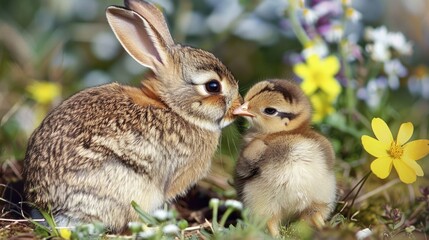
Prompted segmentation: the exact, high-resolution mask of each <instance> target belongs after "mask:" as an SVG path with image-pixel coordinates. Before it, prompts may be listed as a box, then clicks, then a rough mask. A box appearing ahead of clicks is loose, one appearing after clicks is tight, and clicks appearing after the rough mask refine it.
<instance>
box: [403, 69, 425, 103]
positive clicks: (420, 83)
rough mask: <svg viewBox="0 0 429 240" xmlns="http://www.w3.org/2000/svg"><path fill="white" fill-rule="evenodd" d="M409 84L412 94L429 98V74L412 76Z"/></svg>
mask: <svg viewBox="0 0 429 240" xmlns="http://www.w3.org/2000/svg"><path fill="white" fill-rule="evenodd" d="M407 85H408V89H409V90H410V92H411V94H413V95H416V96H421V97H423V98H424V99H429V75H424V76H411V77H410V79H408V82H407Z"/></svg>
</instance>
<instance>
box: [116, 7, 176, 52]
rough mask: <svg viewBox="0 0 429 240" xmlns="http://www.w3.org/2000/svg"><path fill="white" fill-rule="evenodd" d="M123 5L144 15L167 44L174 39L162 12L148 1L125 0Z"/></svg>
mask: <svg viewBox="0 0 429 240" xmlns="http://www.w3.org/2000/svg"><path fill="white" fill-rule="evenodd" d="M124 2H125V7H126V8H128V9H131V10H133V11H135V12H137V13H138V14H140V15H141V16H142V17H144V18H145V19H146V20H147V21H148V22H149V23H150V24H152V26H153V27H154V28H155V29H156V30H157V31H158V33H159V34H160V35H161V37H162V38H163V39H164V41H165V43H166V44H167V46H170V45H173V44H174V41H173V38H172V37H171V34H170V31H169V30H168V25H167V22H166V21H165V18H164V15H163V14H162V12H161V11H160V10H159V9H158V8H157V7H155V6H154V5H152V4H151V3H149V2H146V1H144V0H125V1H124Z"/></svg>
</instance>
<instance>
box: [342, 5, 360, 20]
mask: <svg viewBox="0 0 429 240" xmlns="http://www.w3.org/2000/svg"><path fill="white" fill-rule="evenodd" d="M345 15H346V17H347V19H350V21H352V22H358V21H359V20H361V18H362V14H361V13H360V12H358V11H356V9H354V8H352V7H347V8H346V10H345Z"/></svg>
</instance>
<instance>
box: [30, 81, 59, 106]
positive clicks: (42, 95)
mask: <svg viewBox="0 0 429 240" xmlns="http://www.w3.org/2000/svg"><path fill="white" fill-rule="evenodd" d="M27 91H28V92H29V93H30V95H31V97H32V98H33V99H34V100H36V101H37V102H39V103H41V104H48V103H50V102H52V101H53V100H54V99H55V98H56V97H58V96H59V95H60V94H61V88H60V85H58V84H56V83H52V82H39V81H34V82H33V83H31V84H30V85H29V86H28V87H27Z"/></svg>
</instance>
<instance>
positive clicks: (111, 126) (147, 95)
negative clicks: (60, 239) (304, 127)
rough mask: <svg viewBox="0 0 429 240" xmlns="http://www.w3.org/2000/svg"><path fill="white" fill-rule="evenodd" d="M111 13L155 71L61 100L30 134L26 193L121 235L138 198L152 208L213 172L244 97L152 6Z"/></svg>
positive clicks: (137, 55)
mask: <svg viewBox="0 0 429 240" xmlns="http://www.w3.org/2000/svg"><path fill="white" fill-rule="evenodd" d="M106 16H107V20H108V22H109V24H110V27H111V28H112V30H113V32H114V34H115V36H116V37H117V39H118V40H119V41H120V43H121V45H122V46H123V47H124V48H125V50H126V51H127V52H128V53H129V54H130V55H131V56H132V57H133V58H134V59H135V60H136V61H137V62H139V63H140V64H141V65H143V66H146V67H148V68H150V69H151V74H149V75H148V76H147V77H146V78H145V79H144V80H143V81H142V85H141V86H140V87H132V86H125V85H121V84H118V83H111V84H106V85H101V86H97V87H92V88H88V89H85V90H83V91H81V92H78V93H76V94H75V95H73V96H71V97H70V98H68V99H66V100H65V101H63V102H62V103H61V104H60V105H59V106H58V107H56V108H54V109H53V110H52V111H51V112H50V113H49V114H48V115H47V116H46V118H45V119H44V120H43V121H42V123H41V124H40V126H39V127H38V128H37V129H36V130H35V131H34V132H33V133H32V135H31V137H30V139H29V142H28V146H27V151H26V154H25V160H24V178H25V190H24V191H25V194H26V197H27V199H28V201H30V202H32V203H34V204H35V205H36V206H38V207H40V208H41V209H50V210H51V212H52V214H53V216H54V218H55V220H56V222H57V224H58V225H59V226H75V225H78V224H83V223H90V222H95V221H99V222H102V223H103V224H104V225H105V227H106V228H107V229H108V230H109V231H110V232H113V233H119V232H122V231H124V230H126V227H127V224H128V223H129V222H130V221H137V220H138V215H137V214H136V212H135V211H134V209H133V208H132V206H131V202H132V201H135V202H136V203H137V204H139V205H140V207H141V208H142V209H143V210H144V211H146V212H149V213H150V212H153V211H154V210H156V209H157V208H159V207H160V206H162V204H163V203H165V202H171V201H173V200H174V199H175V198H176V197H178V196H181V195H183V194H185V193H186V191H187V190H188V189H189V188H190V186H192V185H194V184H195V183H196V182H197V181H198V180H200V179H201V178H204V177H205V176H206V175H207V174H208V171H209V169H210V165H211V158H212V156H213V155H214V153H215V151H216V149H217V147H218V143H219V139H220V134H221V129H222V128H224V127H225V126H227V125H229V124H230V123H232V122H233V121H234V119H235V118H236V117H235V116H234V115H233V114H232V113H233V110H234V109H235V108H237V107H238V106H240V105H241V103H242V97H241V96H240V94H239V92H238V83H237V81H236V80H235V79H234V76H233V75H232V74H231V72H230V71H229V70H228V69H227V68H226V67H225V65H224V64H222V63H221V61H220V60H218V59H217V58H216V57H215V56H214V55H213V54H211V53H209V52H207V51H204V50H201V49H196V48H192V47H189V46H182V45H179V44H176V43H174V41H173V39H172V37H171V35H170V32H169V30H168V26H167V24H166V21H165V19H164V17H163V15H162V13H161V11H160V10H158V9H157V8H156V7H155V6H153V5H152V4H150V3H148V2H146V1H140V0H125V7H119V6H110V7H108V8H107V10H106Z"/></svg>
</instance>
